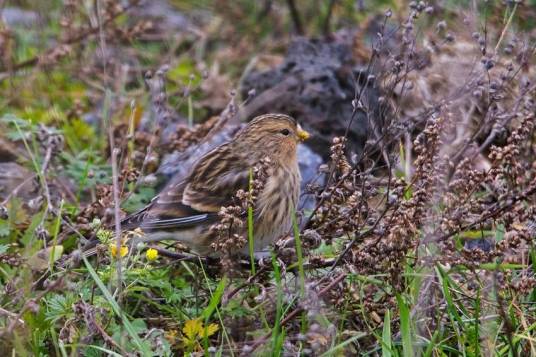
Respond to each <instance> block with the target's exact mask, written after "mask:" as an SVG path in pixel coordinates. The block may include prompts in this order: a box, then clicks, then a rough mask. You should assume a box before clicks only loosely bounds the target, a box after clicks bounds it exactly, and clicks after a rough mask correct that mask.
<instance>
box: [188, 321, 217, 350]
mask: <svg viewBox="0 0 536 357" xmlns="http://www.w3.org/2000/svg"><path fill="white" fill-rule="evenodd" d="M218 328H219V327H218V325H216V324H210V325H207V326H203V322H202V321H201V319H194V320H188V321H186V322H185V323H184V327H183V328H182V333H183V335H184V336H183V337H182V342H183V343H184V345H185V347H186V349H187V350H190V351H191V350H194V349H199V348H200V345H199V340H200V339H203V338H205V337H209V336H212V335H213V334H215V333H216V331H218Z"/></svg>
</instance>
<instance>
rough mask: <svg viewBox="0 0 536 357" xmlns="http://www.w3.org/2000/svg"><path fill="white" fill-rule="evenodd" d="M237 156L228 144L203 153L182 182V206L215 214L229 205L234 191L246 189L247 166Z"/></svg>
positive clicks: (245, 162) (243, 160)
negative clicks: (183, 184) (183, 182)
mask: <svg viewBox="0 0 536 357" xmlns="http://www.w3.org/2000/svg"><path fill="white" fill-rule="evenodd" d="M240 154H243V153H235V152H233V150H232V149H231V147H230V146H229V145H222V146H220V147H218V148H216V149H214V150H212V151H211V152H209V153H208V154H206V155H205V156H204V157H203V158H202V159H201V160H200V161H199V162H198V163H197V165H195V166H194V168H193V170H192V173H191V174H190V176H189V178H188V181H187V182H186V183H185V186H184V191H183V195H182V203H183V204H185V205H187V206H189V207H191V208H193V209H196V210H198V211H203V212H218V211H219V210H220V208H221V207H223V206H228V205H230V204H232V203H233V200H234V198H235V195H236V192H237V191H238V190H240V189H242V190H247V189H248V186H249V177H250V168H251V165H249V163H248V162H247V161H248V160H246V159H244V158H243V157H240V156H239V155H240ZM248 159H250V158H248Z"/></svg>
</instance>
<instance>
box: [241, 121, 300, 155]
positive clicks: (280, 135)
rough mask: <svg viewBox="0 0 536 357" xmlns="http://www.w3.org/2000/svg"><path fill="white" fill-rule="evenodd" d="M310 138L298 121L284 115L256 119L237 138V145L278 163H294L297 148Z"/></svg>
mask: <svg viewBox="0 0 536 357" xmlns="http://www.w3.org/2000/svg"><path fill="white" fill-rule="evenodd" d="M308 137H309V133H307V132H306V131H305V130H303V129H302V128H301V126H300V125H299V124H298V123H297V122H296V120H295V119H294V118H292V117H290V116H288V115H284V114H265V115H261V116H258V117H256V118H255V119H253V120H252V121H251V122H249V123H248V125H247V126H246V127H245V128H243V129H242V130H241V131H240V132H239V133H238V134H237V136H236V137H235V143H236V144H237V145H238V146H240V147H242V148H243V149H244V150H247V151H248V152H256V153H258V154H259V155H260V156H262V157H265V156H270V158H271V159H273V160H275V161H276V162H278V161H279V162H281V163H282V164H285V163H289V164H291V163H294V161H295V160H296V147H297V145H298V143H299V142H300V141H304V140H306V139H307V138H308Z"/></svg>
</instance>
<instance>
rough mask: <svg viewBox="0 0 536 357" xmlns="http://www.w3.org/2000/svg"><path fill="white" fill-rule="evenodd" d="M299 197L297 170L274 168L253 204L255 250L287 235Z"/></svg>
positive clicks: (298, 174)
mask: <svg viewBox="0 0 536 357" xmlns="http://www.w3.org/2000/svg"><path fill="white" fill-rule="evenodd" d="M299 194H300V173H299V169H298V167H297V165H296V167H295V168H294V167H292V168H290V169H287V168H283V167H280V168H277V169H275V170H274V171H273V173H272V175H270V177H269V178H268V180H267V182H266V184H265V186H264V189H263V190H262V192H261V194H260V195H259V197H258V199H257V203H256V206H257V207H256V217H255V218H256V219H255V221H254V225H255V226H254V231H255V246H256V248H257V247H259V248H261V249H262V247H265V246H266V245H268V244H270V243H272V242H273V241H275V240H276V239H277V238H279V237H281V236H282V235H284V234H287V233H288V232H289V231H290V228H291V226H292V215H293V214H294V211H295V209H296V204H297V202H298V197H299Z"/></svg>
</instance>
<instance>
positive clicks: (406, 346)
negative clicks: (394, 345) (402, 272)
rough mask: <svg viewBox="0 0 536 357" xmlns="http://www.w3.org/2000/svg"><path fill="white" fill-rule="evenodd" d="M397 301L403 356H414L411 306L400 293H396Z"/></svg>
mask: <svg viewBox="0 0 536 357" xmlns="http://www.w3.org/2000/svg"><path fill="white" fill-rule="evenodd" d="M396 301H397V302H398V310H399V312H400V333H401V334H402V350H403V356H404V357H413V356H414V353H413V341H412V332H411V317H410V313H409V307H408V305H407V304H406V302H405V301H404V299H403V298H402V296H400V294H396Z"/></svg>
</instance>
